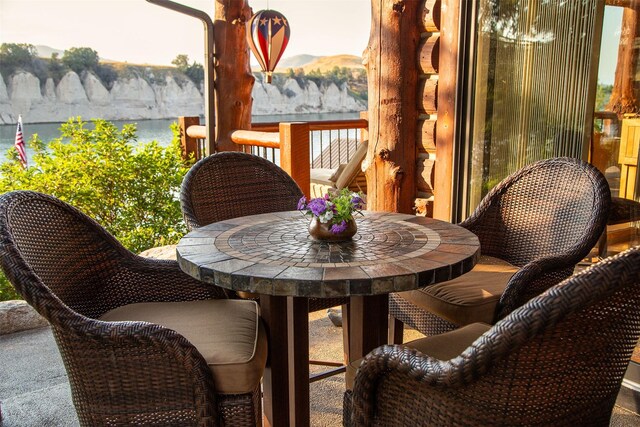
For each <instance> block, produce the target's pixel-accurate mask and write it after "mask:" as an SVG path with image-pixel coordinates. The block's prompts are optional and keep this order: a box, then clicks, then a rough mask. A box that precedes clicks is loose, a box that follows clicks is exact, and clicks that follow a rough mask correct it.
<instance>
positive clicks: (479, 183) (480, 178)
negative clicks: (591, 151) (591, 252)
mask: <svg viewBox="0 0 640 427" xmlns="http://www.w3.org/2000/svg"><path fill="white" fill-rule="evenodd" d="M598 3H600V2H598V1H597V0H580V1H564V0H528V1H513V0H478V1H477V3H476V7H477V9H476V34H475V37H476V41H475V61H473V64H474V65H473V67H472V68H473V69H472V72H473V75H474V85H473V87H474V92H473V97H472V99H473V101H472V110H473V111H472V112H471V117H472V122H471V129H472V130H471V135H470V136H471V138H470V139H471V141H470V146H469V150H470V152H469V154H470V159H471V161H470V162H469V168H470V169H469V171H468V177H469V179H468V180H467V186H468V187H467V199H468V200H467V214H468V213H469V212H470V211H472V210H473V209H474V208H475V206H477V205H478V203H479V202H480V200H481V199H482V197H484V195H486V193H487V192H488V191H489V190H490V189H491V188H492V187H493V186H494V185H495V184H497V183H498V182H500V181H501V180H502V179H503V178H505V177H506V176H508V175H509V174H511V173H513V172H515V171H516V170H518V169H520V168H522V167H523V166H525V165H527V164H529V163H532V162H534V161H536V160H540V159H544V158H549V157H556V156H571V157H578V158H582V157H584V158H586V153H585V152H584V151H585V147H586V146H587V144H586V142H587V141H588V139H589V137H590V133H591V120H592V117H593V103H591V102H590V101H589V99H592V98H593V97H594V94H595V83H593V84H590V82H591V81H593V82H595V80H593V79H594V77H595V72H594V70H592V67H591V64H592V56H593V49H594V41H597V40H599V33H598V32H596V29H598V31H599V25H601V24H600V21H599V19H600V20H601V14H602V6H601V3H600V6H599V5H598ZM598 13H600V16H599V15H598Z"/></svg>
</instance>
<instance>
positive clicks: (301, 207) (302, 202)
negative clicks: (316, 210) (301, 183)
mask: <svg viewBox="0 0 640 427" xmlns="http://www.w3.org/2000/svg"><path fill="white" fill-rule="evenodd" d="M305 209H307V198H306V197H305V196H302V197H301V198H300V200H298V210H299V211H302V210H305Z"/></svg>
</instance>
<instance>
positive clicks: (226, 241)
mask: <svg viewBox="0 0 640 427" xmlns="http://www.w3.org/2000/svg"><path fill="white" fill-rule="evenodd" d="M308 223H309V218H307V217H304V216H302V215H301V214H300V213H299V212H279V213H273V214H263V215H255V216H248V217H242V218H236V219H232V220H228V221H222V222H219V223H215V224H210V225H208V226H205V227H202V228H200V229H197V230H196V231H193V232H191V233H189V234H188V235H187V236H185V238H183V239H182V240H181V241H180V244H179V245H178V248H177V254H178V261H179V262H180V265H181V267H182V269H183V270H184V271H186V272H187V273H189V274H190V275H192V276H194V277H196V278H198V279H200V280H203V281H205V282H210V283H215V284H217V285H219V286H222V287H224V288H227V289H232V290H237V291H249V292H256V293H260V294H270V295H283V296H304V297H320V298H322V297H338V296H349V295H376V294H383V293H389V292H399V291H406V290H411V289H416V288H418V287H421V286H426V285H428V284H431V283H435V282H441V281H444V280H449V279H452V278H454V277H457V276H459V275H461V274H463V273H465V272H467V271H469V270H470V269H471V268H472V267H473V265H474V264H475V262H476V260H477V257H478V256H479V243H478V239H477V237H476V236H475V235H474V234H472V233H471V232H469V231H467V230H465V229H463V228H461V227H458V226H456V225H452V224H449V223H445V222H442V221H437V220H433V219H431V218H423V217H416V216H413V215H403V214H389V213H369V212H365V215H364V216H363V217H358V218H357V224H358V232H357V234H356V235H355V236H354V238H353V240H351V241H346V242H340V243H327V242H321V241H315V240H313V239H312V238H311V237H310V236H309V233H308V231H307V225H308Z"/></svg>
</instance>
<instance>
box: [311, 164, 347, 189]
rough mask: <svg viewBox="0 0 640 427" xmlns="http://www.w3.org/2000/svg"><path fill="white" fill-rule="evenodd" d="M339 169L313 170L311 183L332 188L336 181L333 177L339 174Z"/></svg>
mask: <svg viewBox="0 0 640 427" xmlns="http://www.w3.org/2000/svg"><path fill="white" fill-rule="evenodd" d="M339 169H340V168H338V169H326V168H315V169H311V182H313V183H316V184H322V185H328V186H332V185H333V183H334V182H335V181H333V180H332V178H333V176H334V175H335V174H336V173H338V170H339Z"/></svg>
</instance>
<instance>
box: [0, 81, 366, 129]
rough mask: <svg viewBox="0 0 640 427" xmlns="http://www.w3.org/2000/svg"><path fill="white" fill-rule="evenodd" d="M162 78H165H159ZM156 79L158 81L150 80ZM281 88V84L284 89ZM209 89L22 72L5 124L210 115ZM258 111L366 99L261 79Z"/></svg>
mask: <svg viewBox="0 0 640 427" xmlns="http://www.w3.org/2000/svg"><path fill="white" fill-rule="evenodd" d="M158 80H159V81H158ZM149 81H151V82H152V83H149ZM279 87H280V88H279ZM203 88H204V86H203V85H201V87H200V88H198V87H196V86H195V85H194V84H193V82H191V80H189V79H187V78H185V77H184V76H174V75H171V74H167V75H166V76H165V77H164V78H162V77H155V76H153V75H150V76H148V77H147V79H145V78H143V77H128V78H121V79H119V80H117V81H115V82H114V83H113V86H112V88H111V89H110V90H109V89H107V88H106V87H105V86H104V85H103V84H102V82H101V81H100V79H99V78H98V77H97V76H95V75H94V74H93V73H84V75H83V78H82V79H80V77H79V76H78V75H77V74H76V73H74V72H72V71H70V72H68V73H67V74H66V75H65V76H64V77H63V78H62V79H61V80H60V82H59V83H58V84H57V85H56V84H55V83H54V81H53V80H52V79H50V78H49V79H47V81H46V82H45V83H44V85H42V86H41V84H40V80H38V78H37V77H35V76H34V75H32V74H30V73H27V72H18V73H16V74H14V75H13V76H11V78H10V79H9V81H8V82H7V83H6V84H5V82H4V80H2V77H1V76H0V124H14V123H16V121H17V120H18V115H19V114H22V119H23V121H24V122H25V123H44V122H65V121H67V120H68V119H69V117H78V116H80V117H82V118H83V119H84V120H90V119H92V118H103V119H106V120H144V119H161V118H176V119H177V117H179V116H198V115H204V96H203ZM252 96H253V111H252V113H253V114H255V115H264V114H296V113H324V112H348V111H362V110H365V109H366V108H367V106H366V104H365V103H363V102H362V101H360V100H358V99H355V98H353V97H351V96H350V95H349V93H348V90H347V86H346V84H345V85H343V86H342V87H338V86H336V85H335V84H330V85H328V86H324V85H323V86H322V87H320V88H319V87H318V86H317V85H316V84H315V83H314V82H312V81H310V80H309V81H303V82H302V83H299V82H298V81H297V80H295V79H287V80H285V81H284V83H283V84H280V85H278V86H276V85H272V84H267V83H263V82H261V81H259V80H256V82H255V84H254V87H253V92H252Z"/></svg>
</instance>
